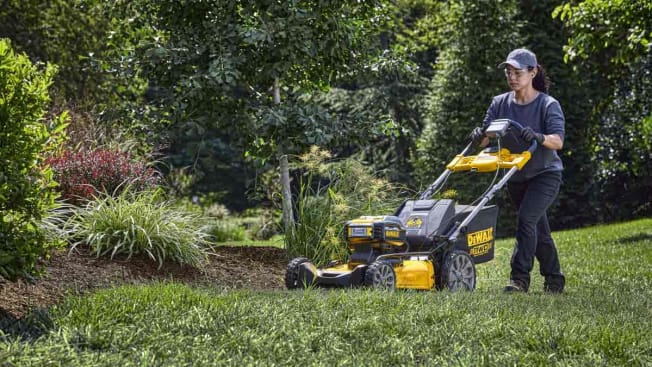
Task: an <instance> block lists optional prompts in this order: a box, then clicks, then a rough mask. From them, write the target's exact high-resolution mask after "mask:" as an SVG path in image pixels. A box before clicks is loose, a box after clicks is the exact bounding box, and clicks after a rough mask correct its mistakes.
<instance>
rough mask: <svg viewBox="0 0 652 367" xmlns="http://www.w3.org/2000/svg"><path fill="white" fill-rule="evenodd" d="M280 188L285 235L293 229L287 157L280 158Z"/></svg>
mask: <svg viewBox="0 0 652 367" xmlns="http://www.w3.org/2000/svg"><path fill="white" fill-rule="evenodd" d="M280 161H281V187H282V189H281V190H282V191H283V225H284V226H285V227H284V228H285V233H286V235H287V234H288V233H289V231H291V230H292V229H293V228H294V216H293V214H292V193H291V192H290V169H289V168H288V156H287V155H285V154H284V155H282V156H281V159H280Z"/></svg>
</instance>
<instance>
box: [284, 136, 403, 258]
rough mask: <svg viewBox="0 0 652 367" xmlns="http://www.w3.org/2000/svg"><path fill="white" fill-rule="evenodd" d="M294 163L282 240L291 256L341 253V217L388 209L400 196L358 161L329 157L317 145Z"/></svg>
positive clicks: (387, 211) (343, 253)
mask: <svg viewBox="0 0 652 367" xmlns="http://www.w3.org/2000/svg"><path fill="white" fill-rule="evenodd" d="M294 168H295V171H297V172H299V174H300V177H299V184H298V194H297V195H296V196H295V200H294V201H295V203H296V204H295V213H296V219H297V222H296V224H294V225H293V226H291V227H290V230H289V231H288V232H286V234H285V235H286V237H285V245H286V249H287V251H288V253H289V255H290V256H291V257H296V256H305V257H308V258H310V259H311V260H312V261H314V262H315V263H317V264H325V263H326V262H328V261H329V260H333V259H345V258H346V256H347V254H348V253H347V248H346V245H345V243H344V236H343V229H344V225H345V223H346V221H347V220H350V219H354V218H357V217H359V216H361V215H391V214H393V212H394V211H395V210H396V208H397V207H398V205H399V204H400V202H401V201H402V199H403V197H404V196H405V193H404V192H401V189H400V187H398V186H396V185H393V184H391V183H389V182H388V181H387V180H385V179H381V178H378V177H377V176H376V175H374V174H373V173H371V172H369V169H368V167H365V166H363V165H362V164H361V163H360V162H359V161H357V160H355V159H353V158H348V159H344V160H341V161H332V160H330V154H329V153H328V152H325V151H323V150H319V149H318V148H317V147H313V148H312V149H311V150H310V152H308V153H306V154H304V155H302V156H300V160H299V162H297V163H296V165H295V167H294Z"/></svg>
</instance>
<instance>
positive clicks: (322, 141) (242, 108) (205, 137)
mask: <svg viewBox="0 0 652 367" xmlns="http://www.w3.org/2000/svg"><path fill="white" fill-rule="evenodd" d="M147 3H149V2H147ZM151 6H152V7H153V10H154V14H155V15H154V17H155V18H156V19H157V24H156V27H157V29H160V30H162V31H163V32H164V33H165V34H164V37H162V38H160V39H156V40H154V41H153V42H152V43H151V44H150V45H149V47H148V48H147V49H145V52H144V55H145V57H146V59H145V60H147V62H144V63H143V65H145V64H146V65H148V67H147V68H146V69H145V73H146V75H147V76H148V77H150V78H151V79H152V80H153V81H154V82H155V88H156V89H157V92H158V93H157V95H156V97H157V98H158V99H159V100H160V101H163V102H162V103H163V104H165V105H167V106H169V107H170V108H169V113H170V115H169V119H170V122H171V123H172V128H173V129H174V131H175V133H173V134H172V139H173V140H172V146H173V149H174V150H176V151H178V152H179V151H184V150H186V149H187V148H186V147H184V146H178V147H175V146H176V144H177V143H178V142H179V137H180V136H181V135H180V134H179V133H184V134H189V135H194V136H196V137H202V138H201V140H202V141H224V140H222V137H221V136H217V135H216V134H214V133H212V132H213V131H215V130H221V131H226V130H228V133H229V138H228V139H229V140H228V142H227V143H229V144H232V145H233V146H242V147H246V149H247V152H248V157H249V158H251V159H254V160H257V161H259V162H268V161H269V160H270V159H271V161H275V159H277V158H278V157H280V156H282V155H284V154H296V153H300V152H302V151H304V150H305V149H307V147H309V146H310V145H320V146H323V147H329V146H330V145H332V144H336V143H337V142H339V141H342V140H347V141H351V142H356V141H357V142H362V141H366V140H368V139H369V137H370V136H373V135H375V134H376V133H383V132H385V131H386V130H387V129H392V128H393V126H392V125H391V123H390V124H389V125H388V124H387V123H386V122H384V123H381V124H379V123H378V122H377V121H355V122H354V121H350V120H348V119H346V118H343V117H342V116H339V115H337V114H334V113H333V112H332V111H328V110H326V109H324V108H323V107H320V106H319V104H318V103H317V102H315V99H316V98H318V95H319V93H321V92H322V91H323V90H326V89H328V87H329V86H330V84H331V83H332V81H333V80H335V79H336V78H337V77H338V76H339V75H342V74H344V73H349V72H351V71H352V70H354V69H355V68H357V67H358V65H361V64H363V63H365V62H367V61H368V59H369V57H368V56H369V53H368V52H367V50H368V48H367V40H368V39H369V37H370V35H373V34H375V33H376V32H377V30H376V28H377V24H378V19H379V17H380V16H382V10H383V8H382V6H381V5H380V4H379V3H378V2H376V1H362V2H359V1H331V2H321V1H289V2H276V1H235V2H233V1H217V0H214V1H201V2H200V1H184V2H179V1H161V2H157V3H156V4H155V5H151ZM363 123H364V124H363ZM360 132H363V133H360ZM370 132H371V133H370ZM201 156H203V154H202V153H201V152H200V151H197V153H196V155H195V157H201Z"/></svg>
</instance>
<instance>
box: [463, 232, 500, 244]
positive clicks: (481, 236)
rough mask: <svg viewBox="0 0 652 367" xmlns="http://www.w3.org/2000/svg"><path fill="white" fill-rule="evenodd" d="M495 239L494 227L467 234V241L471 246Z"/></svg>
mask: <svg viewBox="0 0 652 367" xmlns="http://www.w3.org/2000/svg"><path fill="white" fill-rule="evenodd" d="M493 239H494V229H493V228H487V229H484V230H482V231H478V232H473V233H469V234H468V236H467V242H468V244H469V247H472V246H476V245H479V244H481V243H485V242H489V241H491V240H493Z"/></svg>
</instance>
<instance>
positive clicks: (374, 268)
mask: <svg viewBox="0 0 652 367" xmlns="http://www.w3.org/2000/svg"><path fill="white" fill-rule="evenodd" d="M364 284H365V285H366V286H368V287H373V288H376V289H386V290H394V289H395V288H396V273H395V272H394V268H393V267H392V264H389V263H386V262H384V261H375V262H373V263H372V264H371V265H369V267H368V268H367V271H366V272H365V274H364Z"/></svg>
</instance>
